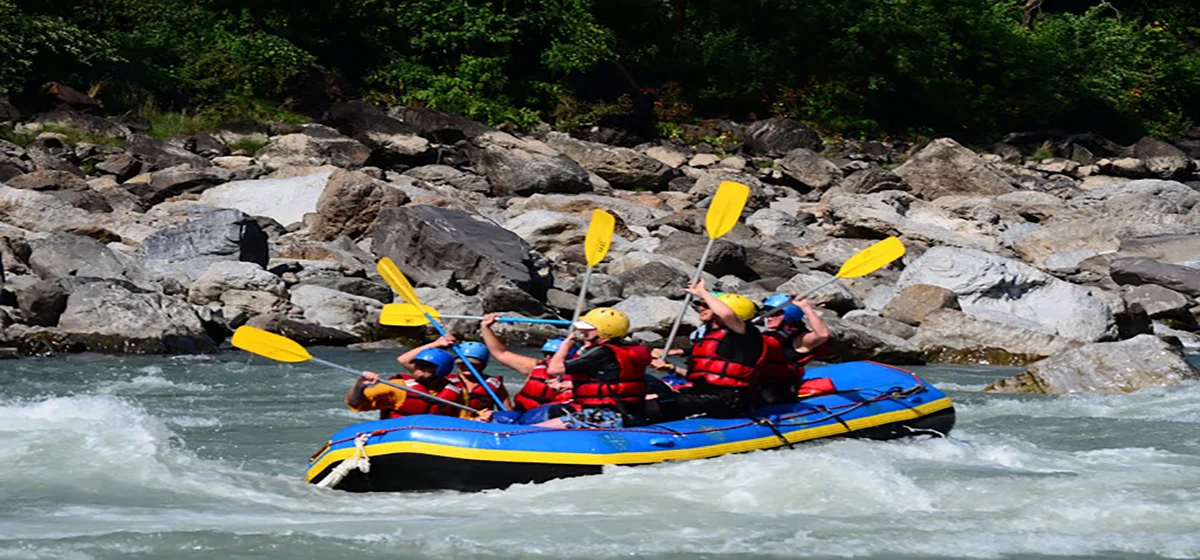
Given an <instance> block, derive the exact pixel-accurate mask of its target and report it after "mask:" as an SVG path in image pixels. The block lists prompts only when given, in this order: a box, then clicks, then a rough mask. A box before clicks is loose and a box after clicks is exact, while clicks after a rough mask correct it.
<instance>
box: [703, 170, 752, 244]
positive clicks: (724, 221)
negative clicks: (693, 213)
mask: <svg viewBox="0 0 1200 560" xmlns="http://www.w3.org/2000/svg"><path fill="white" fill-rule="evenodd" d="M749 197H750V187H747V186H746V185H743V184H741V183H735V182H733V181H725V182H723V183H721V186H719V187H717V194H716V195H715V196H713V199H712V204H709V205H708V214H707V215H706V216H705V218H704V227H705V229H707V230H708V237H709V239H716V238H718V237H721V236H722V235H725V234H726V233H729V230H731V229H733V226H735V225H737V221H738V218H740V217H742V208H745V207H746V199H747V198H749Z"/></svg>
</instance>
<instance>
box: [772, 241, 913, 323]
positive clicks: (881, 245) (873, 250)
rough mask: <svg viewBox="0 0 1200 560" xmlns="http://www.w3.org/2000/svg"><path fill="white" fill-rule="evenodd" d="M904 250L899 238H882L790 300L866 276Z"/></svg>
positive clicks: (894, 258)
mask: <svg viewBox="0 0 1200 560" xmlns="http://www.w3.org/2000/svg"><path fill="white" fill-rule="evenodd" d="M904 252H905V249H904V244H903V243H901V242H900V240H899V239H897V238H895V237H889V238H887V239H884V240H883V241H880V242H878V243H876V244H874V245H871V246H870V247H867V248H866V249H863V250H862V251H859V252H858V253H856V254H855V255H854V256H853V257H850V258H849V259H848V260H846V262H845V264H843V265H842V268H839V269H838V273H837V275H836V276H834V277H833V278H830V279H829V280H826V281H824V282H821V283H820V284H817V285H816V286H814V287H812V288H811V289H809V290H808V291H806V292H804V293H803V294H800V295H799V296H796V297H795V298H792V300H793V301H795V300H801V299H804V298H806V297H808V296H810V295H812V294H813V293H815V292H816V291H817V290H820V289H821V288H824V287H825V286H828V285H830V284H832V283H834V282H837V281H838V279H840V278H858V277H860V276H866V275H868V274H870V273H872V272H875V271H876V270H879V269H881V268H883V267H885V266H887V265H888V264H889V263H891V262H892V261H894V260H896V259H898V258H900V257H903V256H904ZM789 303H791V302H788V303H785V304H783V305H779V306H776V307H773V308H771V309H767V310H765V311H763V312H762V313H759V316H760V317H765V316H767V315H770V314H772V313H775V312H776V311H779V310H780V309H783V308H784V307H785V306H787V305H788V304H789Z"/></svg>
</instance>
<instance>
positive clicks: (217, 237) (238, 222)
mask: <svg viewBox="0 0 1200 560" xmlns="http://www.w3.org/2000/svg"><path fill="white" fill-rule="evenodd" d="M142 248H143V249H144V251H145V254H146V268H147V269H148V270H149V271H150V272H152V273H154V274H157V275H160V276H173V275H175V274H177V273H182V274H183V275H185V276H187V277H188V278H191V279H192V280H195V279H197V278H199V277H200V275H202V274H203V273H204V271H205V270H207V269H208V267H209V266H210V265H211V264H212V263H214V262H217V261H245V262H251V263H256V264H258V265H259V266H262V267H265V266H266V265H267V258H268V253H267V236H266V234H264V233H263V231H262V229H261V228H259V226H258V222H257V221H256V220H255V219H254V218H253V217H251V216H248V215H246V214H244V213H242V212H240V211H238V210H215V211H212V212H209V213H207V214H203V215H201V216H200V217H198V218H196V219H194V220H191V221H189V222H188V223H186V224H184V225H181V226H176V227H171V228H167V229H164V230H161V231H159V232H156V233H154V234H151V235H150V236H149V237H147V238H146V239H145V241H144V242H143V243H142Z"/></svg>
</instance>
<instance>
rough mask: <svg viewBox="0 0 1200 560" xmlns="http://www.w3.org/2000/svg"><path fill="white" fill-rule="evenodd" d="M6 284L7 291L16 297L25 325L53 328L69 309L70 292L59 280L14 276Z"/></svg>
mask: <svg viewBox="0 0 1200 560" xmlns="http://www.w3.org/2000/svg"><path fill="white" fill-rule="evenodd" d="M5 284H6V286H5V287H6V288H7V290H8V291H10V292H12V293H13V295H15V296H16V299H17V307H18V308H19V309H20V310H21V316H22V317H23V318H24V320H23V321H21V322H23V323H25V324H28V325H33V326H38V327H53V326H55V325H57V324H58V317H59V316H60V315H62V312H63V310H64V309H66V308H67V295H68V292H67V290H66V289H65V288H64V286H63V282H61V281H59V280H53V279H51V280H43V279H41V278H37V277H34V276H12V277H11V278H10V279H9V281H8V282H6V283H5ZM0 323H3V321H0ZM3 326H6V327H7V326H8V325H3Z"/></svg>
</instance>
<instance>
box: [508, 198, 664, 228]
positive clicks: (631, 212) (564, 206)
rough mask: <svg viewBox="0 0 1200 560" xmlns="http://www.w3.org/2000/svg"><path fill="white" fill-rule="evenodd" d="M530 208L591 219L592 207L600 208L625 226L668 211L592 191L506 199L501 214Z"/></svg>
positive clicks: (649, 220) (510, 215)
mask: <svg viewBox="0 0 1200 560" xmlns="http://www.w3.org/2000/svg"><path fill="white" fill-rule="evenodd" d="M532 210H551V211H553V212H562V213H564V214H573V215H575V216H577V217H579V218H582V219H591V215H592V211H593V210H604V211H607V212H608V213H610V214H612V215H613V216H614V217H616V218H617V219H619V220H620V221H621V222H622V223H624V224H625V225H626V226H641V227H647V226H650V225H651V224H653V223H654V222H655V221H656V220H660V219H662V218H665V217H667V216H669V215H671V213H670V212H668V211H666V210H660V209H658V208H654V207H650V206H646V205H645V204H640V203H637V202H632V201H628V200H623V199H620V198H613V197H610V196H600V195H596V194H577V195H563V194H535V195H533V196H531V197H529V198H516V199H512V200H511V201H509V203H508V210H507V212H506V213H505V215H506V216H507V217H508V218H509V219H512V218H515V217H518V216H520V215H522V214H525V213H527V212H530V211H532Z"/></svg>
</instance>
